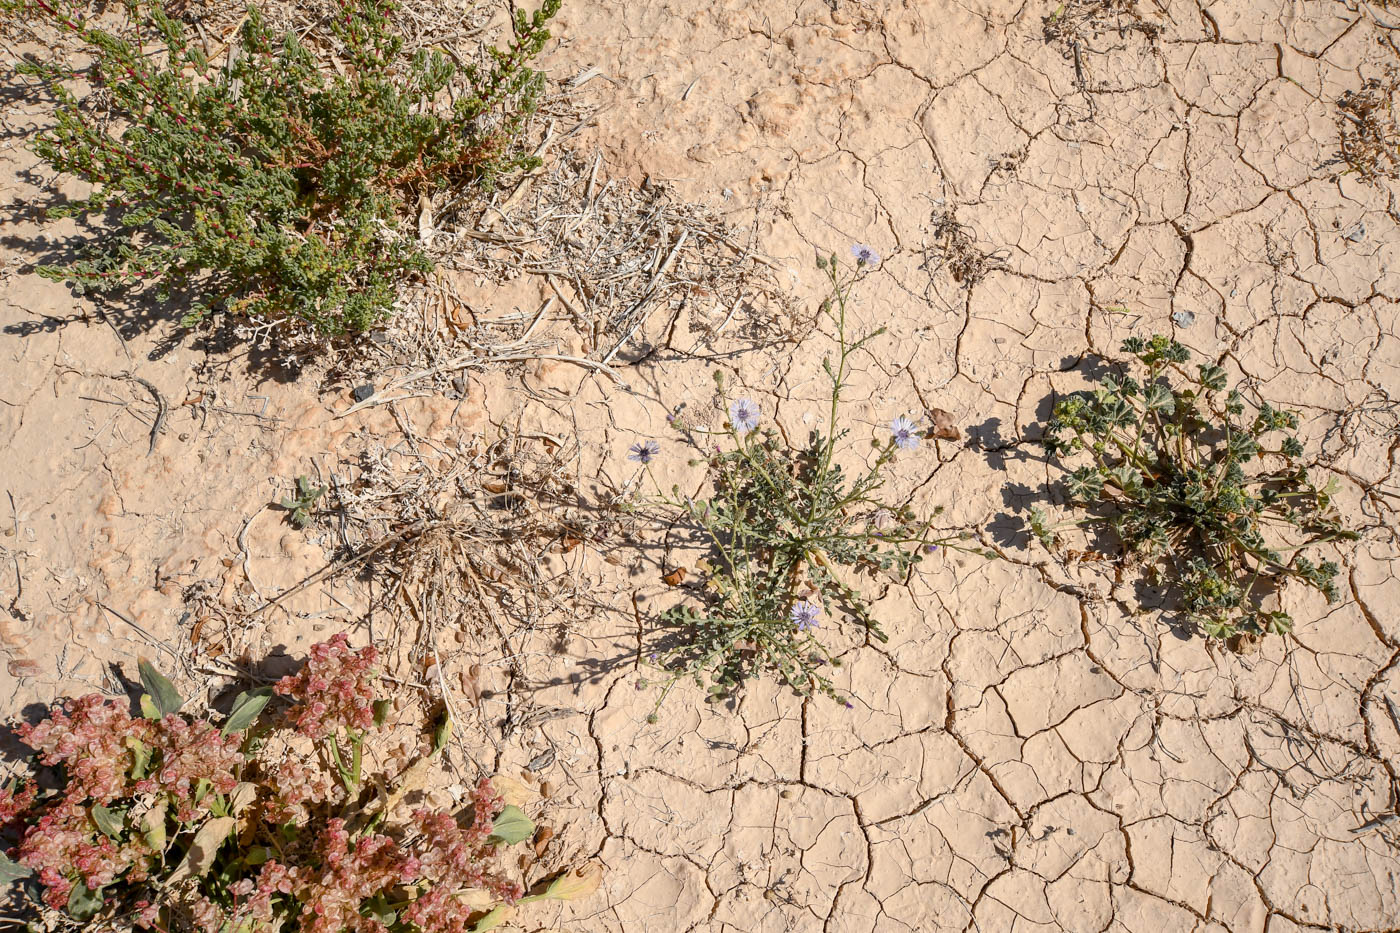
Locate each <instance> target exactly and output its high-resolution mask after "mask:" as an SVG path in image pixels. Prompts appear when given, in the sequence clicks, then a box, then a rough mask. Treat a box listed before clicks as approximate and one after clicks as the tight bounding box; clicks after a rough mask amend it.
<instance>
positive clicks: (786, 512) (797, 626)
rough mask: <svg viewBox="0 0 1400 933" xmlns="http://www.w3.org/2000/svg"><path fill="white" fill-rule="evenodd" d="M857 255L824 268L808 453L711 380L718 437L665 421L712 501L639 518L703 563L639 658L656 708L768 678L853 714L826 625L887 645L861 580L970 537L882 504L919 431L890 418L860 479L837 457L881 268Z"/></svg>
mask: <svg viewBox="0 0 1400 933" xmlns="http://www.w3.org/2000/svg"><path fill="white" fill-rule="evenodd" d="M853 253H854V255H855V256H856V260H857V261H856V269H855V271H854V272H843V270H842V269H841V267H840V265H839V264H838V262H837V261H836V259H835V257H831V258H830V259H821V260H819V261H818V264H819V266H820V267H821V269H822V271H823V272H824V274H825V275H826V276H827V278H828V280H829V282H830V286H831V296H830V298H829V299H828V300H827V301H825V302H824V303H823V305H822V309H821V311H822V315H823V316H824V317H826V318H829V319H830V320H831V321H832V322H833V324H834V327H835V332H836V338H837V352H836V355H835V357H834V358H831V357H828V358H827V359H825V360H823V364H822V368H823V371H824V372H825V374H826V377H827V379H828V380H829V383H830V408H829V411H828V415H827V421H826V425H825V427H824V429H816V430H813V431H812V432H811V434H810V436H809V437H808V438H807V441H806V443H805V444H801V445H798V446H791V445H789V444H788V443H787V442H786V440H785V439H784V437H783V436H782V435H781V434H779V432H777V431H775V430H773V429H772V428H771V427H768V426H766V425H765V424H764V419H763V414H762V412H761V410H760V408H759V406H758V405H757V404H756V403H754V402H753V401H752V400H750V399H748V398H731V397H730V393H729V386H728V384H727V383H726V381H725V379H724V378H723V374H722V373H718V372H717V373H716V376H715V380H716V388H717V392H716V395H717V403H718V406H719V408H720V409H721V410H724V411H727V414H728V420H727V421H726V422H725V424H724V427H723V429H722V430H718V431H716V430H712V429H707V428H704V427H701V426H699V425H692V424H689V423H688V422H687V419H686V418H684V417H676V418H674V419H673V424H674V426H675V427H676V428H677V429H678V430H679V431H680V433H681V435H682V437H683V438H684V439H685V440H686V441H687V442H688V443H689V444H690V445H691V446H692V447H693V448H695V449H697V450H699V451H701V452H702V453H704V458H703V460H698V461H692V462H693V463H702V462H703V463H704V464H705V465H706V466H707V467H708V486H709V495H708V496H706V497H703V498H695V497H691V496H683V495H682V494H681V492H680V489H679V487H672V490H671V492H670V494H669V495H659V496H657V497H656V498H654V499H652V500H649V501H647V502H644V503H639V506H638V507H639V508H646V507H648V506H649V507H652V508H656V509H659V510H660V512H661V513H662V514H663V515H664V516H665V518H666V520H667V521H668V522H671V521H679V522H680V523H682V524H684V525H687V526H689V527H691V528H693V529H695V530H697V531H698V532H699V533H700V536H701V538H702V541H703V543H704V545H705V546H706V547H707V548H708V550H709V551H710V555H709V556H708V557H707V558H705V559H704V560H703V561H702V562H701V563H700V564H699V565H698V569H699V570H700V571H701V573H702V574H703V583H704V586H703V590H702V593H701V598H700V600H699V602H698V603H696V602H686V603H682V604H681V605H678V606H676V607H674V608H672V609H670V610H668V611H666V612H665V613H664V614H663V616H662V618H661V620H660V621H661V623H662V624H661V627H660V631H659V632H658V633H657V635H656V638H655V644H654V646H653V647H650V648H647V649H644V650H645V651H646V654H647V656H648V659H649V661H650V663H651V665H652V666H653V667H654V668H655V669H656V670H657V671H658V672H659V676H658V677H657V678H655V680H656V682H657V683H658V685H659V686H661V687H662V691H661V693H660V695H659V696H658V698H657V705H658V706H659V705H660V703H661V701H662V700H663V699H664V698H665V696H666V694H667V693H668V692H669V691H670V689H671V688H672V687H673V686H674V685H675V684H676V683H678V682H679V681H681V680H684V679H691V680H694V681H695V682H696V683H697V684H700V685H702V686H704V684H705V679H706V678H708V680H709V686H708V691H709V693H708V698H709V699H710V700H711V701H718V700H722V699H724V698H726V697H729V696H731V695H733V694H734V693H735V692H736V691H737V690H738V689H739V687H740V686H741V685H742V684H743V683H744V682H745V681H746V680H747V679H749V678H751V677H753V676H756V675H758V674H761V673H764V672H768V673H772V674H775V675H776V676H777V677H778V678H779V679H780V680H781V681H782V682H783V683H785V684H787V685H788V686H790V687H791V688H792V689H793V690H795V691H796V692H797V693H798V694H801V695H803V696H808V695H811V694H813V693H814V692H819V693H823V694H826V695H827V696H830V697H832V698H833V699H836V700H837V701H839V702H843V703H846V704H847V705H849V703H850V701H849V699H848V698H847V697H846V696H844V695H843V694H842V693H841V691H840V690H839V689H838V688H837V687H836V686H835V684H834V683H833V682H832V680H831V678H830V676H829V675H828V673H827V672H828V671H829V670H830V669H831V668H833V667H837V666H839V665H840V664H841V661H840V659H839V658H838V657H836V656H835V655H833V654H832V652H831V651H830V650H829V649H828V648H827V646H826V645H825V644H824V643H823V640H822V637H821V635H822V632H823V631H825V630H826V627H827V626H828V625H830V626H833V627H834V626H836V625H841V624H851V625H854V626H856V627H858V629H859V630H860V631H862V632H865V633H868V635H869V636H870V637H872V638H874V639H876V640H878V641H884V640H886V635H885V633H884V632H883V631H882V630H881V627H880V624H879V621H878V620H877V619H876V618H875V617H874V615H873V614H872V612H871V609H870V606H869V604H868V603H867V602H866V600H865V598H864V597H863V596H862V595H861V593H860V591H859V590H858V589H857V587H856V586H855V585H854V580H855V578H856V577H857V576H858V575H859V574H867V575H871V576H874V575H877V574H883V575H886V576H887V577H891V578H893V579H896V580H898V579H902V578H903V577H904V576H905V575H906V574H907V573H908V571H909V570H910V568H911V567H913V565H914V564H916V563H917V562H919V561H920V560H922V559H923V558H924V556H925V555H926V554H929V553H931V552H933V551H935V550H936V549H937V548H938V547H940V546H951V547H957V548H961V546H960V545H958V544H957V543H956V542H957V541H959V540H961V539H962V537H965V536H961V537H948V538H940V537H938V536H936V535H934V534H933V532H932V530H931V527H930V521H929V519H927V518H921V517H919V516H917V515H915V514H914V511H913V510H912V509H911V508H910V507H909V506H908V505H904V504H898V503H891V502H889V501H887V500H886V499H885V498H883V496H882V493H883V491H884V487H885V485H886V474H887V472H888V469H889V467H890V466H891V464H892V463H893V462H894V460H895V458H896V456H898V455H899V454H901V453H905V452H912V451H914V450H915V449H916V448H917V447H918V446H919V444H920V440H921V438H923V437H924V436H926V433H927V432H926V430H925V429H924V428H921V427H920V426H919V425H918V424H916V423H915V421H914V420H913V419H911V418H909V417H906V416H904V415H900V416H898V417H896V418H894V419H893V420H892V421H891V423H890V425H889V430H888V433H885V434H884V436H883V437H881V438H876V439H873V440H872V441H871V444H872V447H873V452H872V456H871V458H870V459H869V461H868V462H867V463H866V464H865V465H863V466H862V467H860V468H859V469H858V470H856V471H855V472H854V473H851V472H848V470H847V468H846V467H845V466H843V465H842V463H841V462H840V460H839V459H838V453H839V451H840V450H841V447H842V441H844V440H846V439H847V438H848V436H849V435H850V429H849V428H846V427H844V426H843V425H842V410H841V402H842V392H843V390H844V389H845V387H846V383H847V380H848V378H849V376H850V372H851V362H852V357H853V356H854V355H855V354H857V353H859V352H862V351H863V350H864V349H865V347H866V345H867V344H868V343H869V341H871V340H872V339H874V338H875V337H876V336H878V335H879V333H881V331H875V332H874V333H871V334H868V335H866V336H864V337H861V338H859V339H855V340H851V339H848V337H847V332H846V325H847V321H846V306H847V302H848V300H849V298H850V294H851V288H852V286H853V285H854V283H855V282H856V280H857V279H858V278H859V276H860V274H861V272H862V271H864V270H865V269H866V268H867V267H868V266H870V265H873V264H874V263H876V262H878V261H879V258H878V257H877V256H876V255H875V254H874V251H873V250H871V249H870V248H869V247H863V246H858V247H856V248H855V249H854V250H853ZM716 441H723V442H725V444H724V445H721V444H719V443H716ZM658 456H660V447H659V445H658V444H657V443H656V442H655V441H645V442H643V443H639V444H636V445H634V446H633V447H632V449H631V453H630V458H631V459H632V460H634V461H637V462H639V463H641V464H643V465H644V466H646V465H647V464H650V463H651V462H652V461H653V460H654V459H655V458H656V457H658ZM828 620H830V621H828ZM651 679H652V678H650V677H648V681H650V680H651Z"/></svg>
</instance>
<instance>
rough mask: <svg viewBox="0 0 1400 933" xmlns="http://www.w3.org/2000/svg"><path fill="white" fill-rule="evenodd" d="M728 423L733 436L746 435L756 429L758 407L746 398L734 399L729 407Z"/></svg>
mask: <svg viewBox="0 0 1400 933" xmlns="http://www.w3.org/2000/svg"><path fill="white" fill-rule="evenodd" d="M729 423H730V424H731V425H733V426H734V433H735V434H747V433H749V432H750V431H752V430H753V429H754V428H756V427H758V406H757V405H755V404H754V403H753V402H751V401H749V400H748V399H746V398H741V399H735V400H734V402H733V404H731V405H730V406H729Z"/></svg>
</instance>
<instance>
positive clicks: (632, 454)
mask: <svg viewBox="0 0 1400 933" xmlns="http://www.w3.org/2000/svg"><path fill="white" fill-rule="evenodd" d="M659 456H661V445H660V444H658V443H656V441H643V442H641V443H640V444H633V445H632V446H631V447H629V448H627V459H628V460H632V461H635V462H637V463H651V461H653V460H655V459H656V458H657V457H659Z"/></svg>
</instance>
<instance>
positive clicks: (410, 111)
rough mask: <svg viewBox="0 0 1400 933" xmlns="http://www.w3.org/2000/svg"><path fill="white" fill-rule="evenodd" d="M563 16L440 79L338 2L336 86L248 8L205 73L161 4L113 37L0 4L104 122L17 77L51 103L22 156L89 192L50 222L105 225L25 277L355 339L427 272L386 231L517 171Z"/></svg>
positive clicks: (443, 63) (56, 1) (29, 6)
mask: <svg viewBox="0 0 1400 933" xmlns="http://www.w3.org/2000/svg"><path fill="white" fill-rule="evenodd" d="M559 3H560V0H544V5H543V7H542V8H541V9H540V10H539V11H538V12H536V13H535V14H534V15H533V16H526V14H525V13H524V12H517V13H516V16H515V19H514V22H513V27H514V36H513V38H512V40H511V42H510V43H509V45H508V46H507V47H506V48H505V49H504V50H501V49H495V48H492V49H490V50H489V51H490V64H489V67H485V68H476V67H468V68H465V69H463V71H462V73H461V76H460V77H461V78H462V79H464V80H462V81H458V82H456V83H454V80H453V79H454V77H455V76H457V69H456V68H455V66H454V65H453V64H452V63H451V62H450V61H449V60H448V59H447V58H446V57H445V56H444V55H443V54H442V53H440V52H438V51H432V52H427V51H420V52H418V53H417V54H416V55H414V56H413V57H412V58H411V59H407V60H406V57H405V56H404V55H403V54H402V51H403V40H402V38H401V37H400V36H398V35H397V34H396V32H395V28H394V24H393V21H392V19H391V18H390V14H391V13H392V11H393V9H394V7H393V6H392V4H391V3H389V2H380V0H345V2H344V3H343V5H342V6H341V8H340V9H339V11H338V13H337V15H336V17H335V19H334V22H333V23H332V24H331V30H332V32H333V33H334V38H335V40H336V41H337V42H338V44H339V46H340V47H339V49H338V51H337V54H338V57H339V60H340V61H341V62H343V67H342V72H343V73H341V72H329V71H328V68H327V67H326V66H327V64H328V63H327V62H325V61H321V60H318V58H317V57H316V56H315V55H314V54H313V53H312V52H311V50H309V49H308V48H307V47H306V46H305V45H304V44H302V43H301V42H300V41H299V40H298V39H297V37H296V36H295V35H294V34H290V33H289V34H287V35H283V36H277V35H274V34H273V33H272V32H271V31H270V30H269V29H268V27H267V26H266V25H265V24H264V22H263V19H262V17H261V16H259V14H258V11H257V10H256V9H253V10H250V11H249V16H248V19H247V21H246V23H245V24H244V25H243V27H242V29H241V31H240V32H239V34H238V37H237V41H236V42H234V43H232V44H231V45H230V46H229V48H228V50H227V54H226V55H225V54H223V53H220V54H218V55H216V56H215V59H213V60H211V59H210V58H209V57H208V56H206V54H205V52H204V50H203V49H202V47H201V45H200V43H198V42H192V41H191V40H190V38H189V37H188V36H187V35H186V33H185V30H184V29H183V27H182V26H181V24H180V23H179V22H177V21H175V20H174V19H172V18H170V17H169V16H168V15H167V14H166V13H165V12H164V11H163V10H162V9H161V7H160V6H159V5H151V6H147V5H145V4H143V3H142V2H141V0H128V3H127V12H128V15H129V16H130V18H131V20H132V25H133V27H134V32H135V34H136V36H137V37H138V38H134V39H129V38H123V37H121V36H119V35H117V34H115V33H113V32H110V31H107V30H104V29H102V28H99V27H96V26H92V25H89V24H88V23H87V22H85V21H84V20H83V19H82V18H81V17H80V15H79V13H78V12H77V8H75V7H70V6H67V5H65V3H64V0H0V10H5V11H8V12H10V13H18V14H21V15H24V16H27V17H29V18H31V19H34V20H37V21H42V22H47V23H49V24H52V25H54V26H57V27H58V28H60V29H61V30H64V31H66V32H68V33H71V34H72V35H74V36H76V37H77V38H78V39H79V40H81V42H82V44H83V45H84V47H85V49H86V51H87V52H89V53H90V54H91V55H92V56H93V58H94V67H93V72H92V76H91V79H92V80H93V81H94V82H95V83H96V84H98V85H100V86H101V87H103V88H105V90H106V98H107V101H108V104H109V108H110V113H109V114H107V115H105V116H102V115H99V114H98V113H96V112H95V111H94V110H93V109H91V108H89V107H87V106H85V104H84V102H83V101H82V100H80V99H79V98H78V97H77V96H76V95H75V94H74V92H73V90H72V89H71V88H70V87H69V82H70V81H71V79H73V78H75V77H77V76H78V75H79V74H80V71H79V70H77V69H73V68H71V67H69V66H67V65H65V64H61V63H59V62H57V61H50V62H46V63H33V62H30V63H25V64H23V65H21V66H20V69H21V70H22V71H24V72H25V73H28V74H31V75H35V76H37V77H39V78H41V79H43V80H44V81H45V82H46V83H47V84H48V86H49V87H50V88H51V89H52V92H53V93H54V94H55V95H56V97H57V100H58V112H57V119H56V123H55V125H54V126H53V127H52V128H51V129H48V130H45V131H44V132H42V133H40V134H39V136H38V138H37V139H36V140H35V142H34V144H33V145H34V149H35V151H36V152H37V153H38V154H39V155H40V156H41V157H42V158H43V159H45V160H46V161H47V162H48V163H49V164H50V165H52V166H53V167H54V168H55V169H58V170H59V171H61V172H65V173H68V174H72V175H75V176H77V177H78V178H80V179H82V180H83V181H86V182H89V183H91V184H92V185H93V186H94V190H93V192H92V194H91V195H89V196H88V197H86V198H83V199H80V200H78V201H76V202H74V203H72V204H70V205H67V206H65V207H63V208H60V209H57V210H56V211H54V212H53V213H54V214H56V215H73V214H79V215H81V214H89V213H93V212H109V214H110V216H111V217H112V219H113V220H114V221H115V222H116V223H117V224H119V227H120V230H119V231H118V232H116V233H114V234H113V235H111V236H109V237H104V238H103V239H102V240H101V241H100V242H98V243H95V244H91V246H90V249H89V250H88V251H87V253H86V254H85V255H84V256H83V257H82V258H81V259H79V260H77V261H75V262H73V263H71V264H69V265H66V266H47V267H43V268H41V269H40V272H41V274H43V275H46V276H48V277H50V278H54V279H59V280H65V281H69V282H72V283H74V284H75V285H77V286H78V287H80V288H83V289H91V290H95V291H100V290H105V289H111V288H116V287H128V286H143V287H144V286H149V287H152V288H153V289H154V292H155V294H156V296H157V297H158V298H160V299H161V300H170V299H171V298H172V297H174V296H176V295H180V296H183V297H186V298H187V300H189V301H190V309H189V313H188V314H187V315H186V317H185V321H186V323H193V322H195V321H197V320H199V319H201V318H203V317H204V316H205V315H207V314H209V313H211V312H216V311H228V312H233V313H236V314H242V315H247V316H249V317H252V318H255V319H259V320H262V321H272V322H282V321H293V322H303V323H305V324H307V325H309V326H310V327H312V328H314V330H315V331H317V332H319V333H321V334H324V335H336V334H341V333H346V332H351V333H353V332H359V331H363V330H365V329H366V328H368V327H370V326H372V325H374V324H375V323H376V322H378V321H381V320H382V319H383V318H384V317H385V316H386V315H387V314H388V313H389V311H390V308H391V306H392V304H393V301H394V297H395V289H396V285H397V284H398V283H399V282H400V281H401V280H402V279H403V278H404V277H406V276H410V275H413V274H415V273H424V272H426V271H428V270H429V269H430V263H429V261H428V258H427V257H426V256H425V255H424V254H423V252H422V250H421V249H420V248H419V246H418V244H417V241H416V237H415V236H414V235H413V234H412V233H411V232H410V230H409V229H408V228H406V227H405V226H404V225H403V224H402V223H401V222H400V219H401V217H402V216H403V214H404V213H405V210H406V209H407V208H408V207H409V206H410V205H416V204H417V202H418V199H419V197H420V196H422V195H424V194H431V193H432V192H433V191H434V190H436V189H439V188H441V187H443V186H448V185H477V186H483V187H489V186H490V185H491V183H492V180H493V179H494V178H495V177H496V176H497V175H499V174H500V173H502V172H505V171H509V170H511V169H514V168H519V167H522V166H527V165H532V164H533V160H532V159H531V157H529V156H527V155H524V154H522V153H521V152H520V151H519V150H518V148H517V147H516V145H515V140H516V138H517V136H518V134H519V132H520V130H521V128H522V124H523V122H524V120H525V119H526V118H527V117H528V115H529V114H530V113H531V112H532V111H533V110H534V108H535V106H536V102H537V99H538V97H539V94H540V91H541V88H542V76H541V75H539V74H538V73H536V72H534V71H532V70H531V69H530V68H528V67H526V63H527V62H529V61H530V60H531V59H532V58H533V57H534V56H535V55H536V54H537V53H538V52H539V51H540V49H541V48H542V47H543V45H544V43H545V41H546V40H547V39H548V38H549V33H548V31H547V30H546V29H545V26H546V24H547V23H548V21H549V19H550V18H551V17H552V16H553V15H554V14H555V13H556V12H557V11H558V9H559ZM142 37H144V38H142ZM146 40H149V41H151V42H152V43H153V45H154V52H155V54H153V49H152V48H151V47H148V45H147V41H146ZM219 60H222V63H220V62H219ZM449 88H450V92H451V96H453V98H454V100H453V102H452V103H451V104H450V105H446V104H443V103H442V102H441V98H443V97H445V96H447V95H448V93H449ZM113 117H114V118H115V119H111V118H113Z"/></svg>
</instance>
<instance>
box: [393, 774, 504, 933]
mask: <svg viewBox="0 0 1400 933" xmlns="http://www.w3.org/2000/svg"><path fill="white" fill-rule="evenodd" d="M500 810H501V797H500V795H499V794H497V793H496V791H495V789H494V788H493V787H492V786H491V782H490V781H487V780H483V781H481V782H480V783H478V784H477V786H476V793H475V797H474V805H473V814H472V823H471V825H470V826H469V827H467V828H466V829H463V828H462V826H461V824H459V823H458V822H457V821H456V820H455V819H453V818H452V817H451V816H450V815H448V814H446V813H441V812H437V813H434V812H432V811H429V810H422V809H420V810H417V811H415V812H414V814H413V817H414V819H415V820H416V821H417V822H418V825H419V829H420V830H421V831H422V833H423V835H422V839H421V840H420V843H419V846H418V849H419V856H418V861H419V870H418V874H419V878H420V879H421V880H422V881H423V882H426V883H427V884H428V885H429V887H428V890H427V892H426V893H425V894H423V895H422V896H421V897H419V898H418V899H417V900H415V901H414V902H413V903H412V904H410V905H409V906H408V907H407V908H406V909H405V910H404V918H405V919H407V920H409V921H410V922H412V923H413V924H414V925H415V926H417V927H418V928H419V929H422V930H424V931H431V933H466V931H468V930H470V929H471V924H469V923H468V922H467V921H468V918H469V917H470V916H471V914H472V910H471V909H470V908H468V907H467V906H466V905H465V904H464V903H463V902H462V901H461V900H460V899H458V898H456V897H454V896H453V892H456V891H461V890H465V889H471V888H481V889H485V890H487V891H490V892H491V893H492V894H493V895H495V897H497V898H498V899H500V900H502V901H504V902H506V903H507V904H510V903H514V902H515V900H516V899H518V898H519V897H520V896H521V895H522V894H524V893H525V890H524V888H522V887H521V886H520V885H519V884H517V883H516V882H514V881H510V880H508V879H506V878H503V877H501V876H500V875H498V874H496V873H494V872H492V871H491V870H490V862H489V861H488V858H489V856H490V854H491V851H492V849H493V848H494V846H492V845H491V844H490V843H488V842H487V839H488V838H489V837H490V835H491V824H492V821H493V820H494V818H495V815H496V814H497V813H499V812H500Z"/></svg>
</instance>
